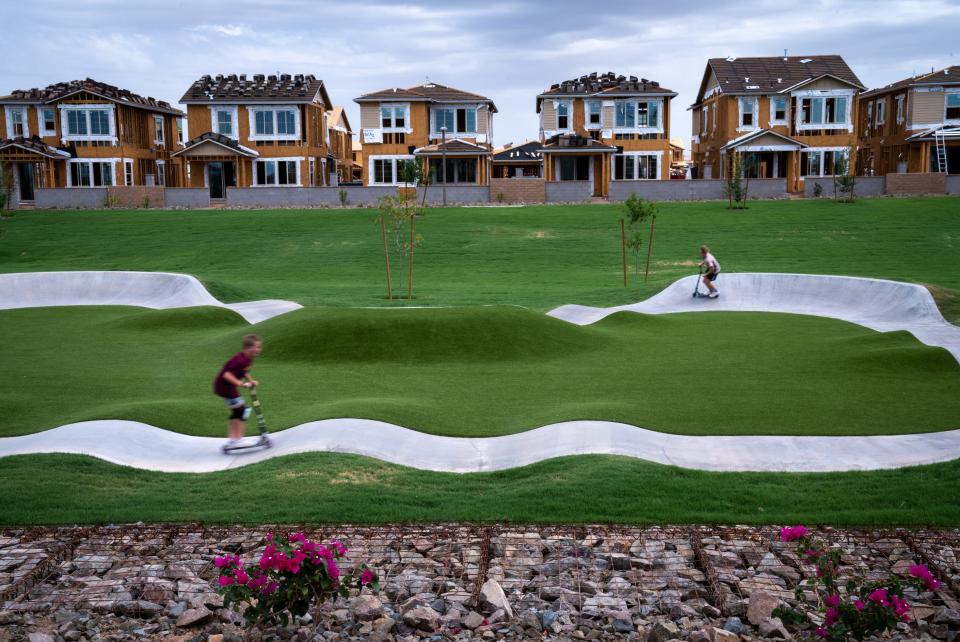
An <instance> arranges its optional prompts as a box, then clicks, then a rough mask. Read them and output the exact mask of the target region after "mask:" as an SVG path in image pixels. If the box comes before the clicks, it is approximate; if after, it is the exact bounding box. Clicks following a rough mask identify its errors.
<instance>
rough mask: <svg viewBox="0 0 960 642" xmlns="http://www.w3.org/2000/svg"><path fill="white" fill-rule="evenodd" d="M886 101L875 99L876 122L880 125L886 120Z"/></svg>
mask: <svg viewBox="0 0 960 642" xmlns="http://www.w3.org/2000/svg"><path fill="white" fill-rule="evenodd" d="M886 111H887V101H886V99H884V98H881V99H880V100H878V101H877V124H878V125H882V124H884V123H885V122H886Z"/></svg>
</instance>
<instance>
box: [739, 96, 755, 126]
mask: <svg viewBox="0 0 960 642" xmlns="http://www.w3.org/2000/svg"><path fill="white" fill-rule="evenodd" d="M756 107H757V99H756V98H754V97H753V96H742V97H741V98H740V129H756V126H757V121H756V117H755V114H754V112H755V110H756Z"/></svg>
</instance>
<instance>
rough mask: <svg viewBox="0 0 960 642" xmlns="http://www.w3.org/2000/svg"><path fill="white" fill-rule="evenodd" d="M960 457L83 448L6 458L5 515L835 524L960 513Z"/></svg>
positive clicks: (949, 517)
mask: <svg viewBox="0 0 960 642" xmlns="http://www.w3.org/2000/svg"><path fill="white" fill-rule="evenodd" d="M958 486H960V462H951V463H947V464H937V465H933V466H922V467H916V468H905V469H900V470H891V471H874V472H853V473H837V474H834V473H830V474H822V473H805V474H791V473H707V472H700V471H693V470H684V469H681V468H675V467H672V466H661V465H657V464H652V463H649V462H643V461H638V460H634V459H628V458H624V457H609V456H608V457H599V456H580V457H565V458H560V459H554V460H550V461H545V462H541V463H538V464H535V465H532V466H526V467H523V468H516V469H513V470H506V471H501V472H495V473H475V474H465V475H464V474H461V475H458V474H449V473H431V472H423V471H417V470H412V469H409V468H403V467H400V466H394V465H390V464H384V463H382V462H378V461H376V460H373V459H367V458H363V457H356V456H351V455H341V454H332V453H311V454H303V455H291V456H288V457H282V458H279V459H274V460H270V461H267V462H263V463H260V464H255V465H252V466H245V467H243V468H238V469H233V470H228V471H224V472H218V473H203V474H167V473H154V472H146V471H142V470H135V469H131V468H124V467H120V466H115V465H112V464H107V463H105V462H102V461H98V460H95V459H91V458H88V457H80V456H75V455H29V456H22V457H10V458H7V459H4V460H3V469H2V474H0V497H3V498H5V502H4V506H3V510H0V525H22V524H73V523H105V522H114V523H117V522H135V521H139V520H143V521H146V522H187V521H203V522H207V523H319V522H330V523H344V522H349V523H383V522H436V521H475V522H484V521H511V522H541V523H544V522H547V523H549V522H566V523H604V522H618V523H670V524H684V523H724V524H796V523H804V524H831V525H834V526H886V525H899V526H923V525H937V526H957V525H958V524H960V504H958V502H957V501H956V489H957V488H958Z"/></svg>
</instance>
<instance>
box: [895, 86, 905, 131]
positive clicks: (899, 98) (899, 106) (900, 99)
mask: <svg viewBox="0 0 960 642" xmlns="http://www.w3.org/2000/svg"><path fill="white" fill-rule="evenodd" d="M904 98H905V96H904V95H903V94H900V95H899V96H897V97H896V98H895V99H894V100H896V101H897V124H898V125H902V124H903V99H904Z"/></svg>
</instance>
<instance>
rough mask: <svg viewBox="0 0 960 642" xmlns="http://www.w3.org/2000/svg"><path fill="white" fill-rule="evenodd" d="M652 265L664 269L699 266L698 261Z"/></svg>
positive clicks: (664, 262) (657, 262)
mask: <svg viewBox="0 0 960 642" xmlns="http://www.w3.org/2000/svg"><path fill="white" fill-rule="evenodd" d="M653 264H654V265H660V266H664V267H697V266H698V265H700V263H699V261H654V262H653Z"/></svg>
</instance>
